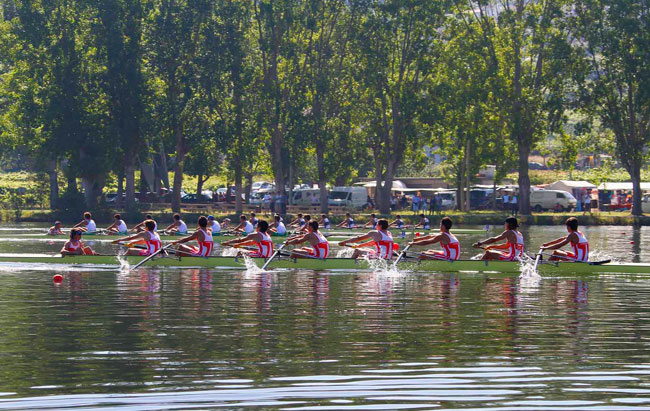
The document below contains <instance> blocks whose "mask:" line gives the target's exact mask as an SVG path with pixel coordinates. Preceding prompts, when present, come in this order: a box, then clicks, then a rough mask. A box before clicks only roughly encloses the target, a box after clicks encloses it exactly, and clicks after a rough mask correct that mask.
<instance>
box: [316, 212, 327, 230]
mask: <svg viewBox="0 0 650 411" xmlns="http://www.w3.org/2000/svg"><path fill="white" fill-rule="evenodd" d="M318 226H319V227H323V228H324V229H325V230H329V229H330V219H329V218H327V214H321V216H320V221H319V222H318Z"/></svg>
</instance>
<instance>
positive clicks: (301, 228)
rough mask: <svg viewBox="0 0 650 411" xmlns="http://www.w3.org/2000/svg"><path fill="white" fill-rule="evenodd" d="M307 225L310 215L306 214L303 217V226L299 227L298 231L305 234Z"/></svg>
mask: <svg viewBox="0 0 650 411" xmlns="http://www.w3.org/2000/svg"><path fill="white" fill-rule="evenodd" d="M309 223H311V215H309V214H306V215H305V224H304V225H303V226H302V227H300V230H298V231H299V232H301V233H306V232H307V227H308V226H309Z"/></svg>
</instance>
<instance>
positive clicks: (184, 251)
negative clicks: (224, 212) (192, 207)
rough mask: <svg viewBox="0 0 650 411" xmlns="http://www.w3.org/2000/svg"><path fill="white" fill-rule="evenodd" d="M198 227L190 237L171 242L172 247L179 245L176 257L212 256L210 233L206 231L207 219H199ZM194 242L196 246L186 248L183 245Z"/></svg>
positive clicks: (212, 243)
mask: <svg viewBox="0 0 650 411" xmlns="http://www.w3.org/2000/svg"><path fill="white" fill-rule="evenodd" d="M198 223H199V227H198V229H197V230H196V231H195V232H194V233H193V234H192V235H190V236H188V237H185V238H181V239H180V240H176V241H174V242H172V244H174V245H178V244H180V246H179V247H178V249H177V250H178V251H176V255H178V256H189V257H210V255H212V248H213V247H214V242H213V240H212V233H211V232H210V231H209V230H208V219H207V218H206V217H205V216H201V217H199V221H198ZM193 240H196V242H197V243H198V245H197V246H188V245H185V243H188V242H190V241H193Z"/></svg>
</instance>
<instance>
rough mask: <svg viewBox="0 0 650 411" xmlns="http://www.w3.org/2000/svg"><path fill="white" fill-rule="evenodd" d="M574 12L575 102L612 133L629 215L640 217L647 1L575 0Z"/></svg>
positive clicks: (649, 107) (647, 113)
mask: <svg viewBox="0 0 650 411" xmlns="http://www.w3.org/2000/svg"><path fill="white" fill-rule="evenodd" d="M574 10H575V20H574V23H575V24H572V25H570V27H572V28H573V29H574V35H575V36H576V38H578V39H580V40H581V41H577V42H576V43H575V44H574V45H575V50H576V52H577V53H578V55H579V57H580V61H579V64H578V66H577V67H576V69H575V70H574V73H575V79H576V81H577V84H578V86H579V98H580V101H581V102H582V104H583V107H584V108H585V110H586V111H587V112H588V113H593V114H596V115H598V116H599V117H600V118H601V119H602V122H603V125H604V126H606V127H608V128H610V129H611V130H612V132H613V133H614V136H615V140H616V154H617V157H618V159H619V161H620V162H621V164H622V165H623V167H625V169H626V170H627V172H628V173H629V174H630V178H631V180H632V186H633V190H634V192H633V200H632V215H635V216H640V215H641V214H642V209H641V195H642V192H641V167H642V166H643V164H644V163H645V161H646V153H647V150H646V147H647V144H648V140H649V139H650V66H649V65H648V61H650V33H649V30H648V27H649V25H650V2H649V1H648V0H639V1H635V2H628V1H622V0H577V1H576V3H575V9H574Z"/></svg>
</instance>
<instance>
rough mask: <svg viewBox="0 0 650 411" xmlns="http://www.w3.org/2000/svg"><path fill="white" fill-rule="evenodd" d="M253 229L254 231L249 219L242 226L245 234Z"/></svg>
mask: <svg viewBox="0 0 650 411" xmlns="http://www.w3.org/2000/svg"><path fill="white" fill-rule="evenodd" d="M253 231H255V227H253V224H251V222H250V221H246V225H245V226H244V232H245V233H246V234H250V233H252V232H253Z"/></svg>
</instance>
